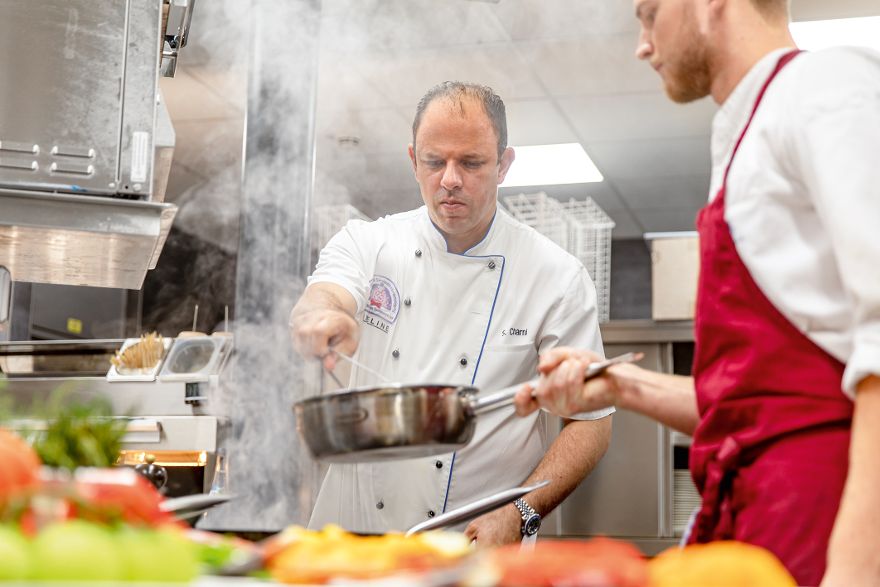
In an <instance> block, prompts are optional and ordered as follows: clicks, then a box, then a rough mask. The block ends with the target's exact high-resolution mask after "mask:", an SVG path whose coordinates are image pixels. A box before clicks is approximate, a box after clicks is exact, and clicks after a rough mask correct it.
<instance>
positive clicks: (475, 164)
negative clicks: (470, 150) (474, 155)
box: [464, 161, 483, 169]
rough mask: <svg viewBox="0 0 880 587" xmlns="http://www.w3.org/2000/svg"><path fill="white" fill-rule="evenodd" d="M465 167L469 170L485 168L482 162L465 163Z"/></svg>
mask: <svg viewBox="0 0 880 587" xmlns="http://www.w3.org/2000/svg"><path fill="white" fill-rule="evenodd" d="M464 166H465V167H467V168H468V169H479V168H480V167H482V166H483V162H482V161H465V162H464Z"/></svg>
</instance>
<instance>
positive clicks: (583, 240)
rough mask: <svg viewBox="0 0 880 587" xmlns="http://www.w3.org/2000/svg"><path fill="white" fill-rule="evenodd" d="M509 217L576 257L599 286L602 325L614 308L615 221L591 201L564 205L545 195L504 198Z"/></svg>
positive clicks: (541, 193)
mask: <svg viewBox="0 0 880 587" xmlns="http://www.w3.org/2000/svg"><path fill="white" fill-rule="evenodd" d="M503 203H504V207H505V208H506V209H507V211H508V212H510V215H511V216H513V217H514V218H516V219H517V220H519V221H520V222H522V223H524V224H528V225H529V226H531V227H532V228H534V229H535V230H537V231H538V232H540V233H541V234H543V235H544V236H546V237H547V238H549V239H550V240H552V241H553V242H555V243H556V244H558V245H559V246H560V247H562V248H563V249H565V250H566V251H568V252H569V253H571V254H572V255H574V256H575V257H577V258H578V259H579V260H580V262H581V263H583V264H584V267H586V268H587V271H588V272H589V274H590V277H591V278H592V279H593V283H594V284H595V285H596V298H597V299H596V305H597V308H598V313H599V322H608V319H609V317H610V305H611V230H612V229H613V228H614V221H613V220H611V218H610V217H609V216H608V215H607V214H606V213H605V211H604V210H602V208H600V207H599V206H598V205H597V204H596V202H594V201H593V200H592V198H586V199H584V200H574V199H571V200H569V201H568V202H565V203H562V202H560V201H559V200H556V199H555V198H551V197H550V196H548V195H547V194H545V193H544V192H539V193H536V194H518V195H516V196H506V197H504V198H503Z"/></svg>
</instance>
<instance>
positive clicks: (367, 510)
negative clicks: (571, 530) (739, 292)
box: [291, 82, 613, 545]
mask: <svg viewBox="0 0 880 587" xmlns="http://www.w3.org/2000/svg"><path fill="white" fill-rule="evenodd" d="M409 155H410V158H411V160H412V164H413V170H414V172H415V176H416V180H417V181H418V183H419V186H420V189H421V194H422V199H423V201H424V203H425V206H423V207H421V208H419V209H416V210H412V211H410V212H405V213H402V214H395V215H392V216H386V217H384V218H382V219H379V220H377V221H375V222H371V223H366V222H362V221H351V222H349V223H348V225H346V227H345V228H344V229H343V230H342V231H340V232H339V233H338V234H337V235H336V236H334V237H333V239H332V240H331V241H330V242H329V243H328V244H327V246H326V247H325V248H324V250H323V251H322V252H321V256H320V260H319V262H318V266H317V268H316V270H315V272H314V274H313V275H312V276H311V277H310V279H309V285H308V287H307V289H306V291H305V293H304V294H303V296H302V298H301V299H300V300H299V301H298V302H297V304H296V306H295V308H294V309H293V312H292V313H291V332H292V335H293V338H294V343H295V345H296V348H297V350H298V351H299V352H300V353H302V354H303V355H305V356H314V357H322V358H323V359H324V362H325V365H326V366H327V367H328V368H333V366H334V365H335V361H336V357H335V356H334V355H333V353H332V351H331V349H330V347H331V346H333V348H335V349H338V350H339V351H340V352H345V353H354V354H355V357H356V359H357V361H359V362H361V363H363V364H365V365H368V366H369V367H370V368H372V369H373V370H375V371H378V372H380V373H382V374H383V375H384V376H385V377H386V378H388V379H390V380H393V381H401V382H442V383H451V384H460V385H474V386H476V387H477V388H479V389H480V390H481V392H482V393H486V392H491V391H493V390H497V389H499V388H502V387H505V386H508V385H512V384H515V383H518V382H522V381H526V380H528V379H531V378H532V377H534V376H535V374H536V368H537V364H538V355H539V353H541V352H544V351H546V350H548V349H550V348H553V347H554V346H557V345H567V346H577V347H582V348H589V349H593V350H594V351H595V352H597V353H599V354H601V353H602V343H601V340H600V337H599V329H598V322H597V311H596V292H595V288H594V286H593V283H592V282H591V280H590V278H589V275H588V274H587V272H586V270H585V269H584V267H583V265H582V264H581V263H580V262H579V261H578V260H577V259H575V258H574V257H573V256H571V255H569V254H568V253H566V252H565V251H564V250H562V249H561V248H559V247H558V246H557V245H556V244H554V243H552V242H551V241H550V240H549V239H547V238H545V237H544V236H542V235H540V234H538V233H537V232H536V231H535V230H533V229H532V228H530V227H528V226H526V225H524V224H522V223H520V222H518V221H516V220H514V219H513V218H511V217H510V216H509V215H508V214H506V213H505V212H504V211H502V210H500V209H498V207H497V190H498V185H499V184H500V183H501V182H502V181H503V180H504V177H505V175H506V173H507V170H508V169H509V168H510V165H511V164H512V163H513V160H514V152H513V149H511V148H510V147H508V146H507V128H506V117H505V110H504V104H503V102H502V101H501V99H500V98H499V97H498V96H497V95H496V94H495V93H494V92H493V91H492V90H491V89H489V88H486V87H483V86H478V85H473V84H464V83H459V82H446V83H444V84H440V85H438V86H436V87H434V88H432V89H431V90H430V91H429V92H428V93H427V94H426V95H425V96H424V97H423V98H422V100H421V101H420V103H419V105H418V108H417V111H416V116H415V120H414V123H413V144H412V145H410V146H409ZM377 383H379V382H378V381H377V380H376V379H375V378H374V377H373V376H371V375H370V374H369V373H368V372H365V371H364V370H360V369H357V368H356V367H353V370H352V374H351V381H350V384H351V385H352V386H364V385H373V384H377ZM612 411H613V410H611V409H609V410H602V411H598V412H592V413H589V414H583V415H580V416H579V419H576V420H571V421H568V422H567V424H566V425H565V427H564V428H563V429H562V431H561V432H560V433H559V435H558V437H556V435H555V434H553V431H552V430H551V426H549V425H548V424H549V422H548V416H547V415H546V414H545V413H543V412H539V413H536V414H534V415H533V417H530V418H526V419H518V418H516V417H515V415H514V411H513V409H512V408H509V409H503V410H499V411H496V412H493V413H491V414H487V415H485V416H481V417H480V419H479V420H478V424H477V429H476V434H475V437H474V439H473V440H472V441H471V442H470V444H469V445H468V446H467V447H466V448H464V449H462V450H460V451H458V452H455V453H450V454H447V455H442V456H439V457H430V458H423V459H412V460H405V461H390V462H379V463H363V464H357V465H332V466H331V467H330V469H329V471H328V473H327V476H326V478H325V479H324V482H323V485H322V487H321V491H320V494H319V495H318V499H317V504H316V506H315V510H314V512H313V514H312V519H311V522H310V526H312V527H316V528H320V527H322V526H323V525H324V524H327V523H336V524H340V525H342V526H343V527H345V528H348V529H350V530H355V531H362V532H384V531H388V530H404V529H406V528H408V527H410V526H412V525H414V524H416V523H419V522H421V521H424V520H426V519H428V518H430V517H433V516H435V515H439V514H441V513H443V512H444V511H448V510H450V509H452V508H455V507H458V506H461V505H464V504H466V503H468V502H471V501H474V500H476V499H478V498H480V497H484V496H486V495H488V494H491V493H493V492H496V491H499V490H502V489H507V488H510V487H514V486H517V485H520V484H522V483H525V482H531V481H536V480H542V479H547V480H550V481H551V483H550V485H548V486H547V487H545V488H542V489H540V490H537V491H535V492H533V493H531V494H529V495H528V496H527V497H526V498H525V500H523V501H519V502H518V503H517V504H516V505H513V504H511V505H509V506H505V507H503V508H500V509H498V510H496V511H495V512H492V513H489V514H486V515H484V516H482V517H480V518H478V519H476V520H474V521H473V522H471V523H470V524H469V525H468V526H467V529H466V532H467V534H468V535H469V536H470V537H471V538H473V539H475V540H476V541H477V542H478V544H480V545H493V544H503V543H509V542H514V541H517V540H520V539H521V538H522V537H523V535H524V534H525V535H528V534H529V533H531V532H534V531H536V530H537V527H536V524H535V523H534V522H535V514H537V515H538V516H544V515H546V514H547V513H549V512H550V511H551V510H552V509H553V508H555V507H556V506H557V505H558V504H559V503H560V502H561V501H562V500H563V499H564V498H565V497H566V496H567V495H568V494H569V493H570V492H571V491H572V490H573V489H574V488H575V487H576V486H577V484H578V483H580V482H581V480H582V479H583V478H584V477H585V476H586V475H587V474H588V473H589V472H590V470H592V468H593V467H594V466H595V465H596V463H597V462H598V461H599V459H600V458H601V457H602V455H603V454H604V452H605V450H606V448H607V446H608V442H609V439H610V434H611V418H610V414H611V412H612ZM526 521H530V523H529V524H526Z"/></svg>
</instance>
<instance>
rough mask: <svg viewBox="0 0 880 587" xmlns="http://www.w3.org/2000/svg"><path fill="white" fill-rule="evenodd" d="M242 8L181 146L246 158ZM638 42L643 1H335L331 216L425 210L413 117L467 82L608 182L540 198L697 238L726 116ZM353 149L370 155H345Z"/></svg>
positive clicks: (624, 224) (217, 30)
mask: <svg viewBox="0 0 880 587" xmlns="http://www.w3.org/2000/svg"><path fill="white" fill-rule="evenodd" d="M242 4H245V3H236V2H230V1H228V0H227V1H224V2H216V3H207V2H205V3H199V4H197V5H196V9H195V14H194V17H193V26H192V36H191V41H190V45H189V46H188V47H186V49H185V51H186V55H185V56H184V59H182V65H181V69H180V70H179V71H180V73H179V74H178V77H177V78H175V79H173V80H167V81H165V82H163V88H164V90H165V92H166V96H167V100H168V103H169V108H170V110H171V113H172V118H173V119H175V120H176V121H185V124H183V125H182V126H181V125H178V127H177V128H178V143H179V144H180V145H181V146H183V144H185V143H187V142H188V141H189V138H188V136H189V134H188V133H190V132H192V133H196V132H200V131H207V130H208V129H210V128H214V127H215V126H217V127H223V128H226V129H227V132H225V133H223V134H222V135H221V136H223V137H226V140H227V141H228V142H229V143H230V144H229V145H227V146H225V147H224V146H222V145H220V143H222V140H220V139H219V138H218V133H217V131H216V129H215V130H214V131H212V132H211V136H212V137H213V141H214V142H212V147H211V148H214V149H219V151H220V152H226V153H230V154H231V153H236V154H238V153H240V149H241V143H240V141H241V133H240V132H239V133H236V132H234V130H233V129H234V128H235V127H236V125H238V128H239V129H241V128H242V127H243V116H244V111H245V105H244V100H245V91H244V83H245V82H244V80H245V67H244V61H243V60H242V59H241V58H240V57H236V55H240V54H241V53H242V52H244V51H243V50H240V49H241V48H242V47H239V48H238V49H237V48H236V46H235V45H234V44H233V45H232V46H230V33H241V32H242V31H241V30H236V29H241V27H242V26H243V25H242V24H241V23H242V21H243V20H244V17H245V16H246V10H245V9H244V8H242V7H241V5H242ZM878 14H880V2H877V0H835V1H834V2H830V1H825V0H794V2H793V16H794V18H795V19H796V20H810V19H819V18H833V17H845V16H864V15H878ZM291 34H296V31H295V30H292V32H291ZM636 34H637V23H636V21H635V18H634V17H633V15H632V3H631V0H500V1H498V2H497V3H488V2H479V1H469V0H324V1H323V8H322V21H321V59H320V69H319V88H318V106H317V108H318V110H317V121H316V133H317V151H316V152H317V159H316V170H317V179H316V186H315V201H316V203H343V202H346V203H352V204H353V205H355V206H356V207H358V208H360V209H361V210H362V211H364V212H365V213H367V214H368V215H370V216H372V217H376V216H379V215H383V214H387V213H392V212H396V211H401V210H405V209H409V208H412V207H413V206H416V205H418V204H419V196H418V186H417V185H416V183H415V181H414V179H413V177H412V173H411V170H410V167H409V161H408V158H407V155H406V147H407V144H408V143H409V142H410V140H411V135H410V132H411V131H410V124H411V117H412V114H413V112H414V109H415V105H416V103H417V101H418V100H419V98H420V97H421V96H422V94H423V93H424V92H425V91H426V90H427V89H428V88H429V87H431V86H432V85H434V84H436V83H438V82H441V81H444V80H451V79H457V80H465V81H474V82H479V83H483V84H487V85H490V86H492V87H493V88H494V89H495V90H496V91H497V92H498V94H499V95H500V96H501V97H502V98H503V99H504V101H505V103H506V104H507V111H508V127H509V138H510V143H511V144H513V145H517V144H519V145H529V144H542V143H560V142H575V141H576V142H580V143H581V144H582V145H583V146H584V148H585V149H586V150H587V152H588V153H589V154H590V156H591V157H592V158H593V160H594V161H595V162H596V164H597V166H598V167H599V169H600V171H601V172H602V173H603V175H604V176H605V178H606V179H605V181H604V182H602V183H601V184H584V185H575V186H555V187H554V186H547V187H544V188H536V190H537V189H544V191H547V192H548V193H551V195H555V196H556V197H559V198H566V199H567V198H568V197H583V196H586V195H590V196H592V197H593V198H594V199H595V200H596V201H597V202H598V203H599V205H600V206H602V208H603V209H605V210H606V212H608V213H609V215H610V216H611V217H612V218H613V219H614V220H615V221H616V222H617V227H616V228H615V230H614V237H615V238H633V237H639V236H641V235H642V233H644V232H648V231H668V230H690V229H692V227H693V219H694V216H695V213H696V210H697V209H698V208H699V206H700V205H701V204H702V202H704V201H705V199H706V193H707V190H708V185H709V144H708V143H709V139H708V135H709V128H710V122H711V118H712V115H713V112H714V110H715V107H714V104H712V103H711V102H710V101H709V100H703V101H700V102H698V103H695V104H691V105H687V106H680V105H675V104H672V103H671V102H670V101H669V100H667V99H666V97H665V95H664V94H663V92H662V89H661V86H660V83H659V80H658V78H657V77H656V75H655V74H654V72H653V71H652V70H651V69H650V68H649V67H647V66H646V65H644V64H643V63H640V62H638V61H637V60H636V59H635V58H634V57H633V51H634V48H635V40H636ZM242 36H246V35H242ZM239 43H241V42H240V41H239ZM243 47H246V45H243ZM349 137H356V138H357V139H358V144H356V145H352V144H351V141H350V140H343V141H340V140H339V139H340V138H349ZM236 141H237V142H236ZM195 142H196V143H198V141H195ZM202 146H204V145H199V146H197V147H195V148H190V149H189V151H190V152H192V153H194V158H189V157H187V158H184V159H181V157H180V155H181V153H180V149H179V150H178V151H179V152H178V155H177V156H176V157H175V160H176V161H177V162H179V165H180V166H181V168H182V169H181V170H180V172H179V173H178V172H176V171H172V184H171V186H170V187H169V197H172V198H173V197H174V191H175V190H187V189H190V188H188V187H187V181H194V179H193V177H196V178H197V177H202V176H204V177H203V179H204V180H205V181H207V180H208V179H209V177H208V176H209V175H210V174H211V173H212V171H211V169H212V167H211V164H210V163H206V161H205V157H204V155H201V156H199V155H198V152H199V151H200V149H201V147H202ZM183 151H184V153H185V152H186V151H187V148H186V147H184V149H183ZM221 159H223V160H224V164H225V166H226V167H227V168H228V165H229V157H221ZM176 165H177V163H176ZM508 191H513V192H520V191H523V189H522V188H516V189H514V190H507V189H505V190H502V195H504V194H505V193H507V192H508ZM526 191H532V190H531V188H528V189H527V190H526Z"/></svg>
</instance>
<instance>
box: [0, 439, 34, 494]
mask: <svg viewBox="0 0 880 587" xmlns="http://www.w3.org/2000/svg"><path fill="white" fill-rule="evenodd" d="M39 472H40V459H39V457H37V453H36V452H34V449H33V448H31V446H30V445H29V444H28V443H27V442H25V441H24V440H23V439H22V438H21V437H20V436H18V435H17V434H15V433H13V432H10V431H9V430H5V429H3V428H0V506H2V505H3V504H5V503H6V502H7V501H8V500H9V499H11V498H13V497H14V496H16V495H18V494H20V493H23V492H25V491H27V490H30V489H33V488H35V487H36V486H37V485H38V484H39V481H40V479H39Z"/></svg>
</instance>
